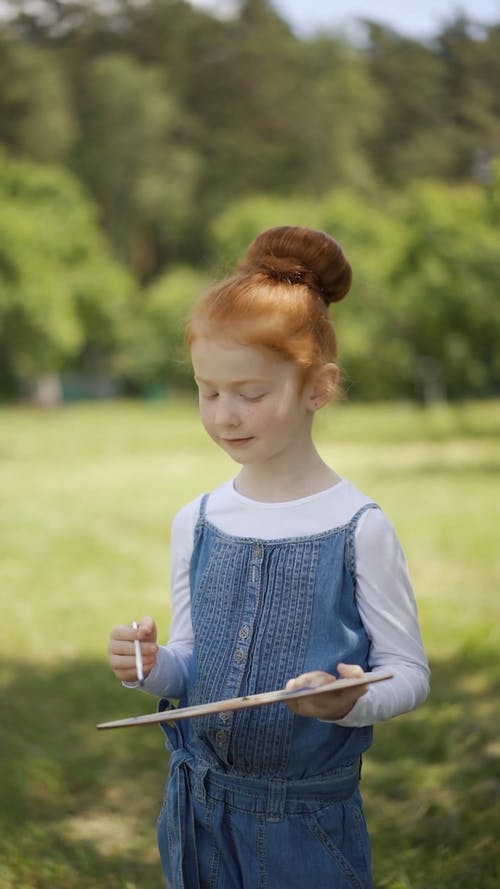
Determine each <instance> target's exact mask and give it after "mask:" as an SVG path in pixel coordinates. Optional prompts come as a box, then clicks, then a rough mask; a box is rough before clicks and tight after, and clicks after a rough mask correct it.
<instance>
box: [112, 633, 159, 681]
mask: <svg viewBox="0 0 500 889" xmlns="http://www.w3.org/2000/svg"><path fill="white" fill-rule="evenodd" d="M138 623H139V626H138V628H137V629H136V630H134V628H133V627H132V626H131V625H130V624H126V625H122V626H119V627H114V629H112V630H111V635H110V637H109V646H108V657H109V664H110V667H111V669H112V670H113V673H114V674H115V676H116V677H117V678H118V679H120V680H121V681H122V682H136V681H137V671H136V667H135V649H134V640H135V639H138V640H139V642H140V643H141V654H142V665H143V669H144V677H146V676H148V675H149V673H151V670H152V669H153V667H154V665H155V663H156V656H157V653H158V645H157V644H156V637H157V629H156V624H155V622H154V620H153V618H152V617H143V618H141V620H140V621H139V622H138Z"/></svg>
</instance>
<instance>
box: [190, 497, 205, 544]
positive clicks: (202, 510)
mask: <svg viewBox="0 0 500 889" xmlns="http://www.w3.org/2000/svg"><path fill="white" fill-rule="evenodd" d="M207 500H208V494H203V497H202V498H201V501H200V510H199V512H198V518H197V520H196V525H195V528H194V538H193V542H194V544H195V545H196V543H197V542H198V540H199V537H200V534H201V529H202V527H203V524H204V522H205V515H206V510H207Z"/></svg>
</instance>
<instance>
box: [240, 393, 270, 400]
mask: <svg viewBox="0 0 500 889" xmlns="http://www.w3.org/2000/svg"><path fill="white" fill-rule="evenodd" d="M264 395H265V392H262V393H260V394H259V395H245V394H243V393H241V397H242V398H243V399H244V400H245V401H252V402H254V401H260V400H261V399H262V398H264Z"/></svg>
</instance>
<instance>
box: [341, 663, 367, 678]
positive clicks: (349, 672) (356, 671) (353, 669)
mask: <svg viewBox="0 0 500 889" xmlns="http://www.w3.org/2000/svg"><path fill="white" fill-rule="evenodd" d="M337 670H338V672H339V675H340V676H341V678H342V679H362V678H363V676H364V675H365V674H364V671H363V670H362V668H361V667H359V666H358V664H337Z"/></svg>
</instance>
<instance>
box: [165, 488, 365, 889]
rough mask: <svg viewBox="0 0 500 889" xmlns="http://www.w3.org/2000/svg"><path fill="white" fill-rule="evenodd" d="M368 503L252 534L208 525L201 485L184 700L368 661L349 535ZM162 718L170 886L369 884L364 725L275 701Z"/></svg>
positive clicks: (277, 888) (335, 887) (325, 888)
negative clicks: (318, 529)
mask: <svg viewBox="0 0 500 889" xmlns="http://www.w3.org/2000/svg"><path fill="white" fill-rule="evenodd" d="M371 508H375V504H373V503H369V504H366V505H365V506H363V507H362V508H361V509H360V510H358V512H357V513H356V514H355V515H354V516H353V517H352V519H351V520H350V521H349V522H348V523H347V524H346V525H344V526H342V527H338V528H334V529H332V530H331V531H326V532H323V533H320V534H315V535H313V536H307V537H299V538H287V539H278V540H260V539H249V538H244V537H243V538H242V537H233V536H230V535H227V534H225V533H223V532H221V531H219V530H218V529H217V528H216V527H214V526H213V525H212V524H211V523H210V522H209V521H208V520H207V518H206V514H205V510H206V496H205V497H204V498H203V500H202V503H201V508H200V514H199V518H198V521H197V525H196V529H195V536H194V550H193V555H192V559H191V568H190V588H191V614H192V622H193V631H194V639H195V644H194V654H193V659H192V669H191V674H190V677H189V681H188V689H187V698H186V700H184V701H183V702H182V703H184V704H189V705H192V704H198V703H202V702H208V701H215V700H220V699H224V698H231V697H238V696H241V695H251V694H256V693H259V692H264V691H270V690H273V689H276V688H282V687H283V686H284V685H285V683H286V682H287V680H288V679H290V678H291V677H294V676H297V675H299V674H301V673H304V672H307V671H310V670H325V671H327V672H329V673H332V674H335V673H336V665H337V663H339V662H346V663H353V664H360V665H361V666H362V667H364V668H367V665H368V651H369V639H368V637H367V634H366V631H365V629H364V626H363V624H362V621H361V618H360V615H359V612H358V609H357V607H356V596H355V593H356V580H355V550H354V539H355V531H356V525H357V522H358V520H359V518H360V516H361V514H362V513H363V512H364V511H365V510H366V509H371ZM169 707H171V705H170V703H169V702H168V701H161V702H160V708H161V709H166V708H169ZM163 727H164V730H165V732H166V735H167V747H168V748H169V750H170V752H171V755H170V774H169V779H168V782H167V787H166V791H165V798H164V803H163V807H162V811H161V813H160V817H159V820H158V843H159V849H160V856H161V860H162V865H163V869H164V871H165V875H166V878H167V886H168V887H169V889H304V887H305V886H314V887H315V889H371V887H372V880H371V873H370V848H369V840H368V835H367V831H366V825H365V820H364V815H363V809H362V804H361V797H360V795H359V790H358V785H359V776H360V764H361V754H362V753H363V751H364V750H366V749H367V748H368V747H369V745H370V743H371V740H372V728H371V727H370V726H368V727H365V728H345V727H343V726H339V725H335V724H333V723H326V722H321V721H320V720H317V719H311V718H305V717H301V716H296V715H295V714H293V713H292V712H291V710H290V709H289V708H288V707H287V706H286V705H285V704H273V705H271V706H265V707H258V708H255V709H248V710H240V711H234V712H231V713H220V714H218V715H210V716H206V717H203V718H199V719H195V720H190V721H189V722H179V723H177V724H176V723H168V724H167V723H165V724H164V725H163Z"/></svg>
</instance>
